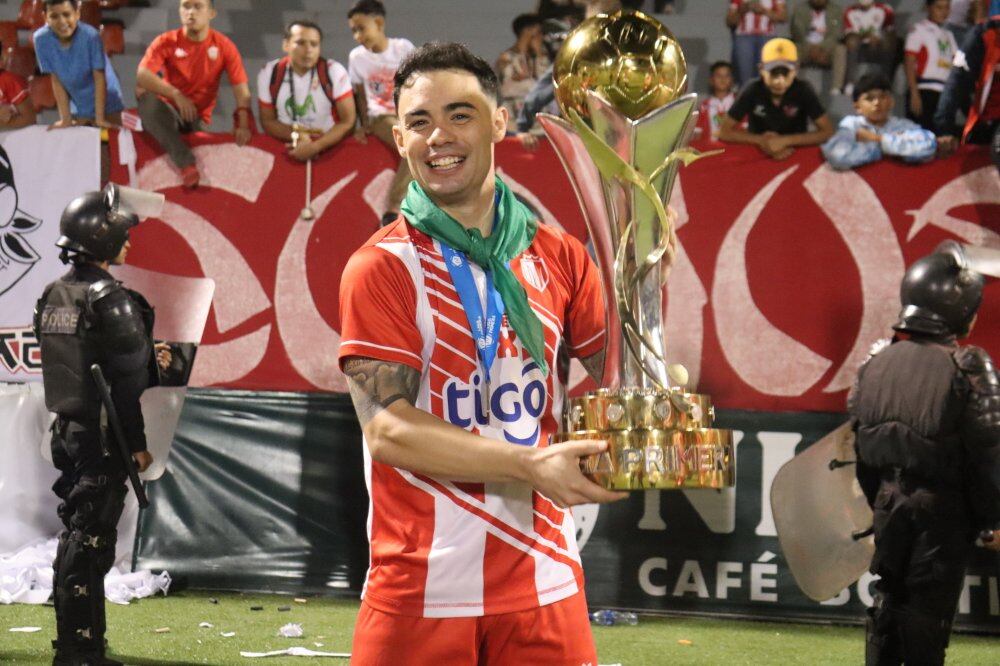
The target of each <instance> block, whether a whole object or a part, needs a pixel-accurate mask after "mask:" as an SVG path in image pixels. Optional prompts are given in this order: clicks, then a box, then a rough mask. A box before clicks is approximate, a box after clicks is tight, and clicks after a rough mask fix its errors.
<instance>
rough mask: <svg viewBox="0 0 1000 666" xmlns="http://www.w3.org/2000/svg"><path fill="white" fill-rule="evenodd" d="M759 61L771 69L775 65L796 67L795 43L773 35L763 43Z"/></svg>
mask: <svg viewBox="0 0 1000 666" xmlns="http://www.w3.org/2000/svg"><path fill="white" fill-rule="evenodd" d="M760 63H761V64H762V65H763V66H764V69H766V70H767V71H769V72H770V71H771V70H772V69H774V68H775V67H787V68H788V69H796V68H797V67H798V66H799V50H798V49H797V48H795V43H794V42H792V40H790V39H785V38H784V37H775V38H774V39H771V40H768V42H767V43H766V44H764V48H763V49H761V51H760Z"/></svg>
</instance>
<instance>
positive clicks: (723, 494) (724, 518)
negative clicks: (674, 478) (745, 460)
mask: <svg viewBox="0 0 1000 666" xmlns="http://www.w3.org/2000/svg"><path fill="white" fill-rule="evenodd" d="M742 441H743V432H742V431H740V430H734V431H733V455H734V456H735V457H736V459H737V460H738V459H739V450H740V449H739V446H740V442H742ZM662 492H663V491H661V490H646V491H644V493H643V494H644V497H643V505H642V517H641V518H640V519H639V525H638V527H639V529H640V530H651V531H662V530H665V529H667V524H666V523H665V522H664V521H663V518H662V517H661V511H660V501H661V498H662V494H661V493H662ZM683 493H684V497H686V498H687V500H688V502H690V504H691V507H692V508H694V510H695V512H697V514H698V516H699V517H700V518H701V519H702V521H703V522H704V523H705V526H706V527H708V529H710V530H711V531H712V532H713V533H715V534H732V532H733V530H735V529H736V489H735V488H723V489H722V490H710V489H708V488H686V489H684V491H683Z"/></svg>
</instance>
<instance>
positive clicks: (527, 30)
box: [495, 14, 551, 118]
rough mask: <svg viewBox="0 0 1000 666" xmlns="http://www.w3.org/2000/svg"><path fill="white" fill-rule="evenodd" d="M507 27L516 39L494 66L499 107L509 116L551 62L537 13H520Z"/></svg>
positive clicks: (516, 113)
mask: <svg viewBox="0 0 1000 666" xmlns="http://www.w3.org/2000/svg"><path fill="white" fill-rule="evenodd" d="M511 27H512V28H513V30H514V35H515V37H516V38H517V41H515V42H514V46H512V47H510V48H509V49H507V50H506V51H504V52H503V53H501V54H500V57H499V58H498V59H497V62H496V65H495V69H496V72H497V77H499V79H500V99H501V101H502V103H503V106H505V107H507V112H508V113H509V114H510V117H511V118H517V116H518V114H519V113H520V112H521V107H522V106H524V98H525V96H526V95H527V94H528V93H529V92H531V89H532V88H534V87H535V82H536V81H538V79H539V77H541V75H542V73H543V72H545V71H546V70H547V69H548V68H549V65H550V64H551V62H550V61H549V57H548V55H547V54H546V52H545V46H544V45H543V43H542V20H541V19H540V18H539V17H538V15H537V14H521V15H520V16H518V17H517V18H515V19H514V22H513V24H512V26H511Z"/></svg>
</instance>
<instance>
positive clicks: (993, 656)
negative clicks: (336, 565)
mask: <svg viewBox="0 0 1000 666" xmlns="http://www.w3.org/2000/svg"><path fill="white" fill-rule="evenodd" d="M213 596H214V597H217V598H218V603H215V604H213V603H211V601H210V598H211V597H213ZM251 606H263V607H264V608H263V610H260V611H251V610H250V607H251ZM281 606H290V607H291V609H290V610H288V611H279V610H278V608H279V607H281ZM357 608H358V604H357V602H354V601H344V600H336V599H327V598H315V597H310V598H308V600H307V603H305V604H300V603H295V602H293V601H292V599H291V598H290V597H286V596H273V595H238V594H225V595H222V594H209V593H203V592H184V593H179V594H175V595H171V596H169V597H157V598H152V599H144V600H142V601H136V602H133V603H132V604H131V605H129V606H115V605H113V604H109V608H108V625H109V627H110V629H109V632H108V640H109V641H110V644H111V648H112V649H111V654H112V655H113V656H115V657H117V658H118V659H120V660H122V661H124V662H126V663H128V664H139V665H150V666H154V665H159V664H176V665H180V666H183V665H185V664H253V663H257V662H259V663H261V664H264V665H274V666H280V665H281V664H299V665H302V664H306V663H315V662H316V660H310V659H304V658H301V657H299V658H295V657H282V658H277V657H274V658H267V659H245V658H243V657H240V650H247V651H252V652H267V651H270V650H279V649H283V648H288V647H292V646H296V645H300V646H304V647H308V648H311V649H315V650H322V651H327V652H349V651H350V647H351V632H352V629H353V627H354V616H355V613H356V612H357ZM202 622H210V623H211V624H212V625H213V627H212V628H202V627H199V626H198V625H199V624H200V623H202ZM288 622H297V623H300V624H301V625H302V627H303V629H304V631H305V635H304V636H303V637H302V638H295V639H292V638H282V637H279V636H278V635H277V634H278V628H279V627H281V626H282V625H284V624H286V623H288ZM54 625H55V620H54V614H53V610H52V608H51V607H48V606H24V605H12V606H0V663H3V664H8V663H14V664H43V663H48V662H51V659H52V651H51V649H50V647H49V645H50V644H49V641H50V640H51V639H52V638H53V637H54V636H55V628H54ZM22 626H36V627H41V628H42V631H40V632H37V633H31V634H25V633H10V631H9V630H10V628H11V627H22ZM163 627H169V628H170V631H169V632H165V633H156V631H155V630H156V629H160V628H163ZM223 632H236V635H235V636H232V637H229V638H226V637H223V636H221V635H220V634H221V633H223ZM594 635H595V638H596V640H597V651H598V656H599V657H600V663H601V664H616V663H621V664H622V666H646V665H654V664H655V665H660V664H670V665H671V666H673V665H679V664H724V665H725V666H737V665H741V664H747V665H753V666H758V665H760V664H783V665H784V664H809V665H815V664H851V665H856V664H860V663H862V660H863V631H862V630H861V629H860V628H852V627H829V626H814V625H792V624H776V623H768V622H744V621H734V620H712V619H692V618H659V617H656V618H654V617H642V618H640V621H639V625H638V626H636V627H628V626H619V627H595V631H594ZM679 641H685V642H687V641H690V644H689V645H686V644H682V643H680V642H679ZM316 643H321V644H322V647H317V646H316V645H315V644H316ZM998 648H1000V641H998V640H997V639H994V638H986V637H981V636H965V635H958V636H955V637H953V639H952V645H951V648H950V649H949V651H948V656H949V659H948V663H949V664H997V663H1000V653H998ZM415 649H418V648H417V647H416V646H415ZM321 662H325V663H347V661H346V660H341V659H323V660H321ZM439 666H447V665H445V664H441V665H439ZM525 666H533V665H525Z"/></svg>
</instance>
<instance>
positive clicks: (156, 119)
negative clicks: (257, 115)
mask: <svg viewBox="0 0 1000 666" xmlns="http://www.w3.org/2000/svg"><path fill="white" fill-rule="evenodd" d="M179 9H180V17H181V27H180V28H179V29H178V30H171V31H169V32H165V33H163V34H162V35H160V36H159V37H157V38H156V39H154V40H153V43H152V44H150V45H149V48H148V49H146V54H145V55H144V56H143V57H142V60H141V61H140V62H139V71H138V74H137V77H136V83H137V85H138V88H139V116H140V117H141V118H142V125H143V129H144V130H145V131H147V132H149V133H150V135H152V137H153V138H154V139H156V141H157V143H159V144H160V146H162V147H163V149H164V150H165V151H166V152H167V154H168V155H169V156H170V159H171V160H172V161H173V163H174V164H175V165H176V166H177V168H178V169H180V172H181V182H182V183H183V185H184V187H185V188H188V189H191V188H195V187H197V186H198V183H199V182H200V181H201V174H200V173H199V172H198V166H197V165H196V164H195V159H194V153H192V152H191V148H190V147H189V146H188V145H187V143H185V141H184V138H183V137H182V134H187V133H189V132H195V131H200V130H202V129H204V128H206V127H208V125H209V124H210V123H211V122H212V109H214V108H215V103H216V100H217V98H218V94H219V81H220V79H221V78H222V72H223V71H225V72H226V75H227V76H228V77H229V84H230V85H231V86H232V88H233V95H234V96H235V97H236V111H235V113H234V114H233V135H234V138H235V140H236V144H237V145H240V146H245V145H246V144H247V143H248V142H249V141H250V123H251V121H252V118H253V116H252V114H251V112H250V86H249V85H248V84H247V73H246V70H245V69H244V68H243V59H242V58H241V57H240V52H239V51H238V50H237V48H236V45H235V44H233V42H232V41H231V40H230V39H229V38H228V37H226V36H225V35H223V34H222V33H220V32H216V31H215V30H212V28H211V27H210V25H211V22H212V19H214V18H215V15H216V12H215V7H214V6H213V5H212V0H180V6H179Z"/></svg>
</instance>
